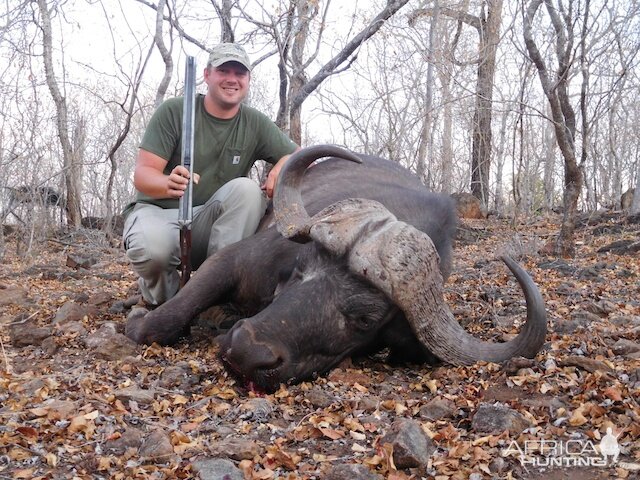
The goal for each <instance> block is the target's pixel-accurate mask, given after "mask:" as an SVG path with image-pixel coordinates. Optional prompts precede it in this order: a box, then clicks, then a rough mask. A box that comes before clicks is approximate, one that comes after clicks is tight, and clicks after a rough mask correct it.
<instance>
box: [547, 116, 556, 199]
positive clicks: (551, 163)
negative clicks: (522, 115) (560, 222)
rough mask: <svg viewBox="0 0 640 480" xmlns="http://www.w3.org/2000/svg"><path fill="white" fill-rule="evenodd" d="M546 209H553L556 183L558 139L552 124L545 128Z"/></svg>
mask: <svg viewBox="0 0 640 480" xmlns="http://www.w3.org/2000/svg"><path fill="white" fill-rule="evenodd" d="M544 152H545V155H544V156H545V160H544V209H545V210H547V211H550V210H552V209H553V200H554V195H553V194H554V182H553V171H554V169H555V165H556V137H555V135H554V130H553V127H552V125H551V123H547V124H546V125H545V128H544Z"/></svg>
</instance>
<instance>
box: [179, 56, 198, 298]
mask: <svg viewBox="0 0 640 480" xmlns="http://www.w3.org/2000/svg"><path fill="white" fill-rule="evenodd" d="M195 73H196V61H195V58H194V57H191V56H187V63H186V68H185V74H184V81H185V85H184V103H183V107H182V166H183V167H185V168H186V169H187V170H189V183H188V184H187V188H186V190H185V191H184V195H183V196H182V197H180V204H179V206H178V225H179V226H180V274H181V276H180V288H182V287H183V286H184V285H185V284H186V283H187V282H188V281H189V277H190V276H191V223H192V220H193V137H194V123H195V116H194V115H195V99H196V92H195V90H196V75H195Z"/></svg>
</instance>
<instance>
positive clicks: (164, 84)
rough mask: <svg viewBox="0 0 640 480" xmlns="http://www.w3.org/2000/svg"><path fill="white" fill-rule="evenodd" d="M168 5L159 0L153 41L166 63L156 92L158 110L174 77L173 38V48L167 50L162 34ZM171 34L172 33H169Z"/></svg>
mask: <svg viewBox="0 0 640 480" xmlns="http://www.w3.org/2000/svg"><path fill="white" fill-rule="evenodd" d="M166 3H167V0H159V1H158V7H157V9H156V32H155V35H154V37H153V40H154V42H155V44H156V46H157V47H158V51H159V52H160V55H161V56H162V61H163V62H164V76H163V77H162V80H160V84H159V85H158V89H157V90H156V101H155V108H158V107H159V106H160V104H162V102H163V100H164V96H165V95H166V94H167V89H168V88H169V82H170V81H171V76H172V75H173V58H172V56H171V50H173V37H172V36H171V35H170V38H171V39H172V40H171V46H170V48H167V46H166V45H165V44H164V38H163V32H162V24H163V16H162V13H163V12H164V7H165V5H166ZM169 33H171V31H169Z"/></svg>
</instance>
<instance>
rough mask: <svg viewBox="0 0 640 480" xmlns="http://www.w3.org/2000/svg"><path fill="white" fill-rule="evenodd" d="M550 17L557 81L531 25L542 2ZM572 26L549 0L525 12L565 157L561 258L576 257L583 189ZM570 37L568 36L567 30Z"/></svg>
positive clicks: (559, 240) (531, 45)
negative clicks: (572, 82)
mask: <svg viewBox="0 0 640 480" xmlns="http://www.w3.org/2000/svg"><path fill="white" fill-rule="evenodd" d="M543 1H544V3H545V4H546V6H547V12H548V13H549V16H550V18H551V22H552V24H553V27H554V31H555V35H556V55H557V57H558V71H557V72H556V78H555V79H552V78H551V77H550V76H549V71H548V69H547V66H546V64H545V62H544V60H543V58H542V55H541V54H540V51H539V50H538V47H537V45H536V43H535V40H534V39H533V34H532V22H533V19H534V17H535V14H536V12H537V10H538V8H539V7H540V5H541V4H542V3H543ZM572 28H573V25H572V24H571V23H569V24H563V22H562V19H561V18H560V17H559V16H558V12H557V10H556V9H555V7H554V6H553V5H552V4H551V1H550V0H533V1H532V2H531V3H530V4H529V7H528V8H527V11H526V13H525V19H524V39H525V44H526V46H527V51H528V52H529V56H530V57H531V59H532V60H533V63H534V64H535V65H536V67H537V69H538V76H539V77H540V83H541V84H542V89H543V90H544V93H545V95H546V97H547V99H548V101H549V105H550V107H551V115H552V117H553V122H554V127H555V132H556V140H557V142H558V147H559V148H560V152H561V153H562V156H563V158H564V195H563V200H564V215H563V218H562V226H561V227H560V234H559V235H558V238H557V241H556V243H555V245H554V246H553V247H552V248H551V253H553V254H555V255H560V256H573V255H575V242H574V232H575V227H576V224H575V222H576V215H577V210H578V197H579V196H580V191H581V189H582V182H583V178H582V172H581V170H580V167H579V166H578V162H577V159H576V152H575V132H576V122H575V113H574V110H573V107H572V106H571V104H570V102H569V93H568V74H569V69H570V67H571V62H572V57H571V55H572V53H573V31H572ZM566 29H568V33H569V35H567V31H566Z"/></svg>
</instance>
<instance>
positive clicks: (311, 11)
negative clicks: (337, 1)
mask: <svg viewBox="0 0 640 480" xmlns="http://www.w3.org/2000/svg"><path fill="white" fill-rule="evenodd" d="M296 11H297V15H296V16H297V18H298V27H297V28H296V32H295V35H294V40H293V46H292V48H291V67H292V72H291V85H290V87H289V95H288V97H289V98H295V97H296V96H297V95H298V94H299V93H300V92H301V91H302V88H303V87H304V85H305V84H306V83H307V78H306V76H305V73H304V69H305V60H304V50H305V46H306V44H307V38H308V37H309V24H310V22H311V20H312V19H313V18H314V17H315V16H316V15H317V14H318V8H317V5H315V6H313V5H312V3H311V2H307V1H306V0H301V1H300V0H298V2H297V5H296ZM300 113H301V109H300V108H295V109H291V110H290V111H289V136H290V137H291V140H293V141H294V142H296V143H297V144H298V145H302V119H301V115H300Z"/></svg>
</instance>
